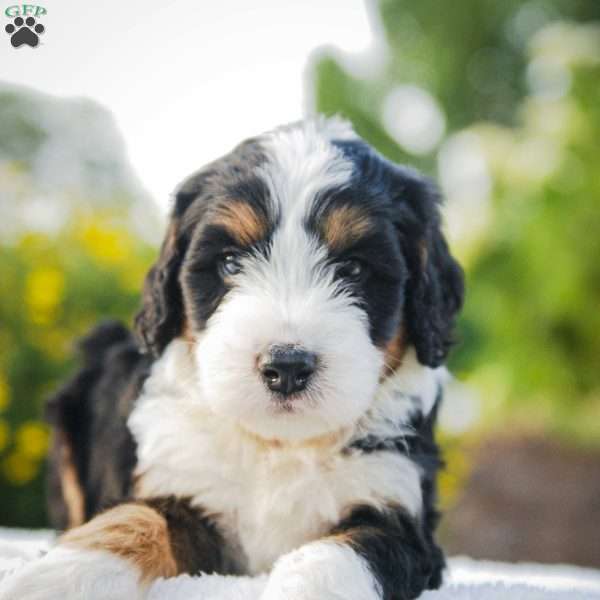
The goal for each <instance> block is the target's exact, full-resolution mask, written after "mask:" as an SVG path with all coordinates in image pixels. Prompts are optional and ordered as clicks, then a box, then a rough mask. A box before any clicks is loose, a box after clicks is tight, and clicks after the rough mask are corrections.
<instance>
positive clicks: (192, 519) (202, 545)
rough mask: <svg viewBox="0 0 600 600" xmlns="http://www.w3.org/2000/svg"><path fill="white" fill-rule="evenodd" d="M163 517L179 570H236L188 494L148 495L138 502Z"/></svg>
mask: <svg viewBox="0 0 600 600" xmlns="http://www.w3.org/2000/svg"><path fill="white" fill-rule="evenodd" d="M141 503H142V504H145V505H147V506H149V507H150V508H153V509H154V510H155V511H156V512H158V513H160V514H161V515H162V516H163V517H164V518H165V520H166V521H167V527H168V529H169V542H170V545H171V551H172V552H173V556H174V558H175V562H176V563H177V570H178V572H179V573H189V574H190V575H199V574H200V573H201V572H202V573H221V574H226V575H232V574H235V573H239V568H238V567H237V566H236V565H235V562H234V560H233V559H232V558H231V557H230V556H228V553H227V546H226V544H225V541H224V540H223V537H222V535H221V534H220V532H219V531H218V529H217V527H216V526H215V525H214V523H213V522H212V521H211V519H209V518H208V517H207V516H206V515H205V514H204V513H203V512H202V510H200V509H198V508H195V507H193V506H192V505H191V504H190V501H189V499H188V498H176V497H175V496H168V497H166V498H150V499H148V500H144V501H143V502H141Z"/></svg>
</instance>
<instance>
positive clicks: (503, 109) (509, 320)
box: [313, 0, 600, 444]
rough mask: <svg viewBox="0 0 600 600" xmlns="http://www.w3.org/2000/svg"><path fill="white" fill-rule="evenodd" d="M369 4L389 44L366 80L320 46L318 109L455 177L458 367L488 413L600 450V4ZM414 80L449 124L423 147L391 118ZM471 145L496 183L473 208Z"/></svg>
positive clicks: (499, 422) (489, 419)
mask: <svg viewBox="0 0 600 600" xmlns="http://www.w3.org/2000/svg"><path fill="white" fill-rule="evenodd" d="M373 6H374V7H375V9H376V10H377V11H378V12H377V15H379V19H376V21H379V22H380V23H381V25H382V29H383V32H384V34H385V38H386V40H387V53H385V55H384V56H381V57H380V58H379V60H378V61H376V64H371V66H370V69H369V72H368V73H367V74H365V75H362V74H361V75H360V76H358V75H357V74H356V71H355V70H353V69H352V68H351V67H352V65H351V64H350V68H349V66H348V64H349V62H350V63H351V62H352V59H351V58H350V57H344V56H343V55H340V54H338V53H337V52H336V51H335V50H325V51H324V52H321V53H320V54H318V55H317V58H316V60H315V61H314V64H313V81H314V85H315V89H314V101H315V106H316V109H317V110H318V111H320V112H324V113H326V114H334V113H337V114H341V115H343V116H345V117H347V118H349V119H350V120H351V121H352V122H353V123H354V124H355V126H356V129H357V131H358V133H360V134H361V135H362V136H363V137H364V138H366V139H367V140H368V141H370V142H371V143H373V144H374V145H375V146H376V147H377V148H378V149H379V150H380V151H381V152H382V153H383V154H385V155H387V156H388V157H389V158H391V159H393V160H396V161H401V162H408V163H410V164H415V165H417V166H420V167H421V168H424V169H425V170H426V171H427V172H429V173H430V174H432V175H434V176H438V177H439V178H440V179H441V181H442V185H444V183H445V181H444V179H445V180H448V179H449V180H450V183H451V184H454V185H450V186H449V187H450V188H451V189H450V193H448V190H446V189H445V190H444V191H445V192H447V194H446V195H448V196H449V198H448V206H447V208H446V215H447V217H448V220H449V221H451V220H452V217H454V218H455V219H456V218H458V219H459V220H461V221H462V222H463V226H462V227H461V228H460V231H459V233H458V234H457V233H456V232H454V235H452V231H450V234H451V238H452V245H453V247H454V250H455V252H457V254H458V255H459V257H460V259H461V261H462V262H463V264H464V266H465V267H466V273H467V283H468V293H467V302H466V307H465V310H464V313H463V316H462V319H461V322H460V332H459V333H460V338H461V343H460V345H459V347H458V348H457V350H456V351H455V353H454V357H453V362H452V364H451V367H452V369H453V370H454V371H455V372H457V373H458V374H459V376H460V377H461V378H462V379H464V380H465V381H466V382H467V383H468V384H469V385H470V386H472V387H473V388H474V389H476V390H477V391H478V395H479V397H480V398H481V399H482V407H481V410H482V413H483V417H484V419H483V420H482V422H483V423H484V424H485V425H486V426H487V427H495V428H506V427H507V426H511V427H513V426H516V427H522V428H524V429H534V430H539V431H544V432H552V433H555V434H559V435H563V436H565V437H567V438H568V439H571V440H575V441H577V442H586V443H588V442H589V443H596V444H597V443H600V425H599V423H600V262H599V261H598V256H600V153H598V139H600V138H599V136H600V26H599V25H594V24H592V23H590V21H591V20H593V19H596V20H599V19H600V4H599V3H595V2H587V1H579V2H578V1H573V2H566V1H562V0H558V1H557V0H547V1H544V2H538V1H529V2H523V1H518V0H508V1H506V2H492V1H482V0H465V1H463V2H460V3H459V4H456V3H439V2H435V1H433V0H423V1H422V2H408V1H402V0H382V1H381V2H379V3H378V4H376V5H373ZM406 84H412V85H414V86H418V87H419V88H421V89H422V90H425V91H426V92H428V93H429V94H430V95H431V96H432V97H433V98H434V100H435V101H437V104H438V105H439V108H440V111H441V113H442V114H443V117H444V121H445V127H446V128H445V132H444V135H442V136H440V139H439V141H438V143H436V144H435V146H434V147H432V148H431V149H430V150H429V151H426V152H421V153H419V154H417V153H411V151H409V149H407V148H406V147H403V146H402V145H401V143H399V142H398V139H397V137H396V138H395V137H394V132H393V131H391V129H390V126H389V121H386V118H385V116H384V108H383V107H384V106H385V100H386V98H387V97H388V96H389V94H391V93H392V92H393V90H394V89H395V88H396V87H397V86H399V85H406ZM465 145H467V146H468V147H469V149H470V152H471V155H470V156H469V157H468V158H470V159H471V163H469V162H468V161H467V164H466V167H465V163H464V160H462V159H464V157H461V156H460V149H461V148H463V147H464V146H465ZM413 152H414V151H413ZM473 152H475V153H476V156H475V164H476V165H477V164H478V162H477V161H479V162H480V163H481V165H483V167H481V166H480V167H478V168H479V170H480V171H483V175H484V176H485V177H484V179H487V182H488V190H487V194H485V193H482V194H480V197H479V199H478V201H471V202H470V203H469V202H467V203H466V204H462V205H461V195H464V196H468V195H469V194H470V193H471V192H472V190H471V189H469V183H470V181H469V168H472V163H473ZM461 160H462V162H461ZM448 165H450V166H451V167H452V165H456V169H454V172H453V171H452V168H451V169H450V174H448V173H449V171H448ZM461 167H462V168H463V169H466V170H465V173H462V174H461V173H460V168H461ZM440 176H441V177H440ZM461 177H462V178H463V179H462V181H461ZM461 183H462V184H463V185H462V188H461V185H460V184H461ZM471 183H472V182H471ZM484 187H485V186H484ZM461 211H462V212H461ZM458 213H460V214H458ZM457 214H458V217H457Z"/></svg>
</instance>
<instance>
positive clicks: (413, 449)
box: [347, 388, 446, 599]
mask: <svg viewBox="0 0 600 600" xmlns="http://www.w3.org/2000/svg"><path fill="white" fill-rule="evenodd" d="M441 402H442V389H441V388H439V389H438V395H437V398H436V400H435V404H434V406H433V408H432V409H431V411H430V412H429V414H427V415H423V413H422V412H421V411H420V410H417V411H415V412H413V413H412V415H411V417H410V418H409V420H408V422H407V424H406V426H405V429H406V431H407V433H406V435H402V436H396V437H389V438H379V437H374V436H366V437H364V438H360V439H358V440H354V441H353V442H352V443H351V444H349V446H348V449H347V450H348V451H352V450H360V451H361V452H367V453H371V452H384V451H386V452H389V451H396V452H400V453H401V454H404V455H406V456H407V457H409V458H410V459H411V460H412V461H413V462H415V463H417V464H418V465H419V467H420V469H421V494H422V498H423V506H422V512H421V518H420V520H419V521H416V520H414V519H411V517H410V516H408V515H406V514H405V513H403V512H402V511H400V513H399V514H397V513H398V511H395V512H394V511H393V512H392V514H393V515H395V518H401V520H402V521H403V522H404V526H405V527H407V528H408V529H409V530H411V531H412V530H414V532H415V535H417V534H418V535H417V537H418V539H419V540H420V545H419V546H418V547H419V549H420V554H417V555H416V560H417V561H418V562H422V561H423V560H424V562H425V564H427V565H428V567H429V569H428V570H427V571H426V578H425V577H424V578H423V583H426V585H427V587H428V588H429V589H437V588H438V587H440V585H441V583H442V572H443V569H444V566H445V564H446V562H445V560H444V554H443V552H442V550H441V548H440V547H439V546H438V545H437V544H436V543H435V540H434V532H435V530H436V528H437V525H438V521H439V513H438V511H437V509H436V503H437V486H436V480H437V474H438V472H439V470H440V469H441V468H442V467H443V464H444V463H443V461H442V459H441V456H440V449H439V447H438V445H437V444H436V442H435V423H436V420H437V413H438V410H439V406H440V404H441ZM409 522H410V523H409ZM399 540H400V538H397V541H396V545H398V544H399V545H400V546H401V547H400V548H399V549H397V550H395V551H396V552H403V551H404V549H403V543H402V542H400V541H399ZM375 543H376V545H377V544H378V543H379V541H377V540H376V541H375ZM382 543H383V542H382ZM386 543H388V544H392V542H391V541H390V540H388V541H387V542H386ZM393 551H394V550H393V549H391V548H390V552H393ZM362 553H363V556H364V557H365V558H366V559H367V560H368V561H369V563H370V564H371V566H372V568H373V570H374V571H375V572H376V573H378V577H379V578H380V583H381V585H382V587H383V588H384V589H386V588H387V589H389V590H390V593H391V592H392V591H394V592H395V593H396V594H399V593H400V590H404V592H406V591H407V589H408V588H407V589H404V588H402V587H400V588H398V587H397V586H398V582H397V577H396V576H395V575H396V574H393V575H394V577H392V578H391V579H388V580H385V577H386V576H387V575H388V574H387V572H386V570H385V569H382V568H381V567H380V566H378V565H377V564H373V563H376V562H377V561H379V560H381V558H380V557H379V555H378V554H377V552H374V553H371V554H370V555H369V544H367V543H363V549H362ZM422 554H423V555H424V556H422ZM411 556H412V555H411V554H410V553H409V554H407V555H406V556H405V557H404V561H403V563H402V564H404V565H405V567H406V568H407V569H408V570H409V571H410V572H411V573H413V572H415V573H419V572H420V571H419V568H418V567H417V566H412V565H410V564H409V562H410V559H411ZM386 560H387V559H386V558H385V557H384V562H385V561H386ZM413 577H416V575H413ZM405 597H406V598H410V597H412V596H403V595H390V596H389V598H393V599H396V598H405ZM384 598H388V596H384Z"/></svg>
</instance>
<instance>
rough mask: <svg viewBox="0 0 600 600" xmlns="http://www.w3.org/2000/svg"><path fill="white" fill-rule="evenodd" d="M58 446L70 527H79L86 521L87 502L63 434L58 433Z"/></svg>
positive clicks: (62, 489) (61, 480)
mask: <svg viewBox="0 0 600 600" xmlns="http://www.w3.org/2000/svg"><path fill="white" fill-rule="evenodd" d="M56 446H57V449H58V472H59V477H60V485H61V491H62V496H63V499H64V501H65V504H66V506H67V511H68V514H69V525H68V526H69V528H71V527H77V526H78V525H81V524H82V523H83V522H84V521H85V508H84V507H85V502H84V496H83V491H82V489H81V485H80V483H79V476H78V475H77V468H76V467H75V463H74V462H73V453H72V450H71V445H70V444H69V442H68V440H67V438H66V435H65V434H64V433H63V432H60V431H59V432H57V433H56Z"/></svg>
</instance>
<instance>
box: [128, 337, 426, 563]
mask: <svg viewBox="0 0 600 600" xmlns="http://www.w3.org/2000/svg"><path fill="white" fill-rule="evenodd" d="M193 379H194V375H193V366H192V361H191V360H190V359H189V355H188V353H187V348H186V345H185V343H184V342H180V341H175V342H172V343H171V345H170V346H169V348H168V349H167V350H166V352H165V354H164V355H163V357H162V358H161V359H160V360H159V361H158V362H157V363H155V365H154V367H153V371H152V374H151V376H150V377H149V378H148V380H147V382H146V384H145V386H144V389H143V393H142V395H141V396H140V398H139V399H138V401H137V404H136V408H135V409H134V411H133V413H132V414H131V417H130V420H129V426H130V428H131V430H132V432H133V435H134V437H135V438H136V441H137V443H138V465H137V469H136V474H137V475H138V476H139V477H140V478H139V488H138V490H137V494H138V495H139V496H142V497H143V496H164V495H171V494H174V495H176V496H181V497H190V498H191V499H192V502H193V504H195V505H198V506H201V507H202V508H203V509H205V511H206V512H207V513H208V514H211V515H213V516H214V518H215V519H216V521H217V522H218V523H219V525H220V527H221V529H222V530H223V533H224V534H225V536H226V537H227V538H228V541H229V542H230V543H232V544H235V545H236V546H238V547H239V548H240V550H241V551H242V555H243V560H244V561H245V562H246V566H247V570H248V572H250V573H256V572H259V571H262V570H267V569H269V568H270V566H271V565H272V563H273V561H274V560H275V559H276V558H278V557H279V556H280V555H282V554H284V553H286V552H288V551H290V550H292V549H293V548H296V547H298V546H300V545H302V544H303V543H305V542H307V541H310V540H314V539H316V538H318V537H319V536H321V535H323V534H326V533H327V531H328V530H329V529H330V528H331V527H332V526H333V525H335V524H336V522H338V521H339V520H340V518H342V517H343V516H344V515H345V514H346V513H347V511H348V510H349V509H350V508H351V507H352V506H353V505H356V504H361V503H367V504H371V505H375V506H379V505H383V504H384V503H386V502H394V503H397V504H400V505H402V506H404V507H405V508H406V510H408V511H409V512H410V513H412V514H416V513H418V511H419V509H420V505H421V490H420V481H419V472H418V469H417V467H416V466H415V464H414V463H413V462H412V461H410V460H409V459H408V458H406V457H405V456H402V455H400V454H397V453H392V452H378V453H372V454H362V453H359V452H356V453H350V454H348V453H342V452H341V449H342V448H343V446H344V444H345V443H346V442H347V440H348V439H349V438H350V437H351V436H352V433H353V432H345V433H339V434H336V435H332V436H330V437H329V438H326V439H325V438H324V439H321V440H316V441H313V442H312V443H308V444H304V445H296V446H290V445H286V446H283V445H275V444H268V443H265V442H263V441H261V440H258V439H257V438H255V437H253V436H251V435H249V434H247V433H245V432H244V431H243V430H242V429H241V428H240V427H239V426H237V425H236V424H234V423H232V422H229V421H227V422H225V421H224V420H223V419H222V418H220V417H217V416H215V415H214V414H212V413H211V412H210V410H209V409H208V408H207V407H206V406H205V405H203V403H202V399H201V398H197V397H195V396H194V394H195V390H196V389H197V387H196V386H194V384H193ZM388 404H389V401H388ZM404 409H405V407H404ZM397 410H400V407H397ZM284 418H285V416H284ZM386 421H387V419H386ZM388 422H389V421H388ZM364 428H365V424H364V423H363V424H362V426H361V429H364Z"/></svg>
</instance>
